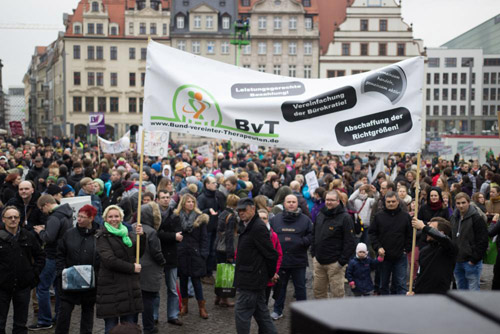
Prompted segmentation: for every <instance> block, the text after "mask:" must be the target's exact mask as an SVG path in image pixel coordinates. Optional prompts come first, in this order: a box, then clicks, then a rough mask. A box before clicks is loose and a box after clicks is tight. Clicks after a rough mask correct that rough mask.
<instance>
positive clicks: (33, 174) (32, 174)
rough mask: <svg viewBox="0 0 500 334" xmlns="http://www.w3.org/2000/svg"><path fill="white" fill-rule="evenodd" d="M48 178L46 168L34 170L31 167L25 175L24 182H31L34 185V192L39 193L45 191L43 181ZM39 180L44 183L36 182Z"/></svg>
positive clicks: (34, 168)
mask: <svg viewBox="0 0 500 334" xmlns="http://www.w3.org/2000/svg"><path fill="white" fill-rule="evenodd" d="M48 177H49V170H48V169H47V168H43V167H41V168H36V167H33V168H31V169H30V171H29V172H28V175H26V180H29V181H33V182H34V183H35V190H36V191H39V192H43V191H45V188H46V185H45V180H47V178H48ZM39 179H44V182H38V180H39Z"/></svg>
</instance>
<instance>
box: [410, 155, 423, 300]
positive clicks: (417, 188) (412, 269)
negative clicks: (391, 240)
mask: <svg viewBox="0 0 500 334" xmlns="http://www.w3.org/2000/svg"><path fill="white" fill-rule="evenodd" d="M421 160H422V159H421V153H420V151H418V154H417V178H416V180H415V212H417V215H418V204H419V202H420V201H419V198H420V197H419V196H420V162H421ZM416 244H417V228H416V227H415V226H413V234H412V241H411V256H410V283H409V286H408V293H409V294H412V293H413V280H414V272H415V246H416Z"/></svg>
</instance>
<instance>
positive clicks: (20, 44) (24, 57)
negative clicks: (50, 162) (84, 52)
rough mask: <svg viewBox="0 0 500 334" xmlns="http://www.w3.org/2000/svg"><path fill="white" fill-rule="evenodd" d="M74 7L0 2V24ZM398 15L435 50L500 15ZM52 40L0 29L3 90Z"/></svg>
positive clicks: (436, 7)
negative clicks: (37, 50) (39, 50)
mask: <svg viewBox="0 0 500 334" xmlns="http://www.w3.org/2000/svg"><path fill="white" fill-rule="evenodd" d="M207 1H215V0H207ZM331 1H345V0H331ZM386 1H391V0H386ZM398 1H399V0H398ZM77 4H78V0H48V1H47V0H45V1H44V0H16V1H7V0H0V24H6V23H24V24H45V25H50V26H52V25H58V26H60V30H63V21H62V17H63V13H72V10H73V9H74V8H76V5H77ZM402 12H403V14H402V16H403V18H404V20H405V21H406V22H407V23H408V24H409V23H413V31H414V37H415V38H421V39H423V40H424V45H425V46H427V47H436V46H440V45H441V44H443V43H445V42H447V41H449V40H450V39H452V38H454V37H456V36H458V35H460V34H461V33H463V32H465V31H467V30H469V29H471V28H473V27H475V26H477V25H479V24H481V23H482V22H484V21H486V20H488V19H490V18H492V17H493V16H495V15H497V14H500V0H404V1H403V7H402ZM56 37H57V30H38V31H36V30H10V29H8V30H7V29H0V59H2V62H3V65H4V68H3V86H4V90H6V89H7V88H8V87H11V86H22V79H23V76H24V74H25V72H26V70H27V68H28V65H29V62H30V59H31V55H32V54H33V53H34V48H35V46H37V45H44V46H46V45H48V44H50V43H51V42H52V41H54V40H55V39H56Z"/></svg>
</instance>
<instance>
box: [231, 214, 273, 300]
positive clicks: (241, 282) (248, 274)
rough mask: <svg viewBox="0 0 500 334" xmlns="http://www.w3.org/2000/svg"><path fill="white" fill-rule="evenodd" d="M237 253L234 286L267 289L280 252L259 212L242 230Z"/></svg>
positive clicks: (245, 288)
mask: <svg viewBox="0 0 500 334" xmlns="http://www.w3.org/2000/svg"><path fill="white" fill-rule="evenodd" d="M237 253H238V255H237V257H236V269H235V274H234V286H235V287H236V288H239V289H244V290H262V289H265V288H266V286H267V283H268V282H269V280H270V279H271V278H272V277H273V276H274V274H275V272H276V264H277V261H278V252H277V251H276V250H275V249H274V247H273V243H272V242H271V239H270V238H269V230H268V229H267V227H266V224H265V223H264V222H263V221H262V220H260V218H259V215H258V214H255V215H254V216H253V218H252V219H251V220H250V222H248V224H247V225H246V226H245V228H244V229H243V231H242V232H241V234H240V236H239V238H238V251H237Z"/></svg>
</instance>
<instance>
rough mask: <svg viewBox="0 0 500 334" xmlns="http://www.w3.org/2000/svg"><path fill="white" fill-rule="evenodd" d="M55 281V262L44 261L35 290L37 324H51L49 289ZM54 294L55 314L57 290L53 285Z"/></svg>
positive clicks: (57, 302) (57, 297)
mask: <svg viewBox="0 0 500 334" xmlns="http://www.w3.org/2000/svg"><path fill="white" fill-rule="evenodd" d="M55 279H56V260H55V259H46V260H45V266H44V267H43V270H42V273H41V274H40V283H38V286H37V288H36V297H37V299H38V324H39V325H46V326H47V325H51V324H52V310H51V308H50V287H51V286H52V285H53V284H54V281H55ZM54 290H55V292H56V308H55V314H56V315H57V311H58V310H59V289H58V287H57V284H54Z"/></svg>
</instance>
